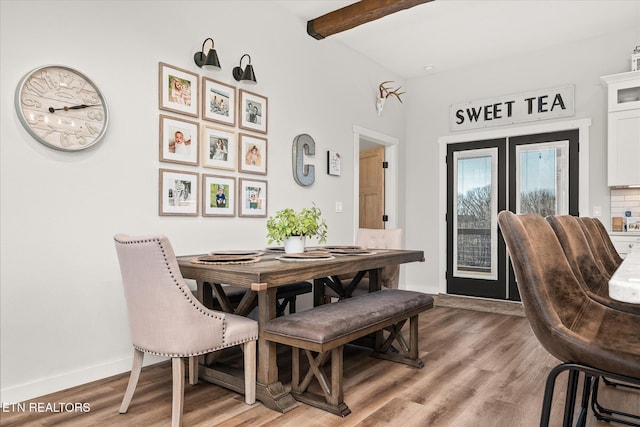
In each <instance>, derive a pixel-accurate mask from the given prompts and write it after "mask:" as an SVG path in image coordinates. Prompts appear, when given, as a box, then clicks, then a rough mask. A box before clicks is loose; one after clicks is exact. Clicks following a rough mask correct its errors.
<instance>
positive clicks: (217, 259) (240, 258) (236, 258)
mask: <svg viewBox="0 0 640 427" xmlns="http://www.w3.org/2000/svg"><path fill="white" fill-rule="evenodd" d="M259 261H260V257H257V256H247V255H205V256H201V257H198V258H194V259H192V260H191V262H192V263H193V264H206V265H222V264H225V265H227V264H252V263H254V262H259Z"/></svg>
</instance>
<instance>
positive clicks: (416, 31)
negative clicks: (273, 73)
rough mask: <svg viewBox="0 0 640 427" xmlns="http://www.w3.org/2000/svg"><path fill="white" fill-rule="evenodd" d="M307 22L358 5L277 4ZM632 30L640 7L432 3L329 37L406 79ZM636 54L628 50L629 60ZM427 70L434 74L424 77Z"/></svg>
mask: <svg viewBox="0 0 640 427" xmlns="http://www.w3.org/2000/svg"><path fill="white" fill-rule="evenodd" d="M277 3H279V4H280V5H281V6H282V7H284V8H285V9H287V10H288V11H290V12H291V13H292V14H293V15H295V16H296V17H298V19H300V20H301V23H303V24H304V25H301V32H306V22H307V21H309V20H312V19H315V18H318V17H320V16H322V15H324V14H326V13H328V12H331V11H333V10H336V9H340V8H342V7H344V6H347V5H350V4H352V3H356V2H354V1H349V0H305V1H293V0H282V1H277ZM624 28H632V29H635V31H637V33H638V44H640V0H435V1H432V2H428V3H424V4H419V5H417V6H413V7H411V8H409V9H406V10H401V11H398V12H395V13H393V14H390V15H387V16H385V17H383V18H380V19H377V20H375V21H372V22H368V23H365V24H362V25H359V26H356V27H354V28H352V29H349V30H346V31H343V32H340V33H337V34H333V35H330V36H328V37H327V38H326V39H323V40H318V41H317V43H324V42H326V41H327V40H335V41H337V42H340V43H343V44H345V45H347V46H349V47H350V48H352V49H354V50H356V51H358V52H360V53H362V54H363V55H365V56H367V57H369V58H371V59H372V60H374V61H375V62H377V63H379V64H382V65H383V66H385V67H386V68H388V69H389V70H391V71H393V72H395V73H396V74H398V75H400V76H401V77H403V78H405V79H408V78H413V77H419V76H422V75H427V74H429V73H437V72H442V71H447V70H451V69H456V68H460V67H469V66H482V63H485V62H489V61H493V60H498V59H500V58H503V57H508V56H511V55H514V54H517V53H523V52H531V51H535V50H540V49H545V48H548V47H551V46H554V45H561V44H565V43H570V42H573V41H578V40H584V39H589V38H593V37H598V36H602V35H604V34H607V33H612V32H615V31H619V30H620V29H624ZM634 47H635V46H628V48H629V54H631V52H632V51H633V49H634ZM425 66H433V69H431V70H429V71H426V70H425Z"/></svg>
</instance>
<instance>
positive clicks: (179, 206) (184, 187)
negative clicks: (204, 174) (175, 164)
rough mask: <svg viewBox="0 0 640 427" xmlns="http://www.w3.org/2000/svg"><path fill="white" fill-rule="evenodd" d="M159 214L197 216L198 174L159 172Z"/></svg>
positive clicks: (161, 170) (177, 171) (171, 171)
mask: <svg viewBox="0 0 640 427" xmlns="http://www.w3.org/2000/svg"><path fill="white" fill-rule="evenodd" d="M159 178H160V182H159V187H158V188H159V190H158V194H159V212H158V213H159V214H160V215H161V216H165V215H178V216H198V212H199V209H198V208H199V200H200V197H199V194H200V193H199V189H198V185H199V174H198V173H196V172H186V171H179V170H171V169H160V170H159Z"/></svg>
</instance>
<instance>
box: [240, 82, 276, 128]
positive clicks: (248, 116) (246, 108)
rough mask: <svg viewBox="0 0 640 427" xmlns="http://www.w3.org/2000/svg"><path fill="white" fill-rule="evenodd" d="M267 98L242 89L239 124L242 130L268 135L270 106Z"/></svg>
mask: <svg viewBox="0 0 640 427" xmlns="http://www.w3.org/2000/svg"><path fill="white" fill-rule="evenodd" d="M268 101H269V100H268V99H267V97H266V96H262V95H258V94H257V93H253V92H249V91H247V90H244V89H240V94H239V103H238V123H239V125H238V126H239V127H240V128H241V129H245V130H251V131H254V132H258V133H267V129H268V122H269V105H268Z"/></svg>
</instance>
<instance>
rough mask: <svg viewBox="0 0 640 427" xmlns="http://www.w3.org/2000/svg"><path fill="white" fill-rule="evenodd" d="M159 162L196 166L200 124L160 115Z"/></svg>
mask: <svg viewBox="0 0 640 427" xmlns="http://www.w3.org/2000/svg"><path fill="white" fill-rule="evenodd" d="M159 124H160V132H159V135H160V161H161V162H170V163H181V164H184V165H195V166H197V165H198V160H199V158H198V156H199V151H200V150H198V148H199V144H198V142H199V132H200V130H199V128H200V124H199V123H197V122H192V121H190V120H183V119H179V118H177V117H171V116H167V115H164V114H161V115H160V120H159Z"/></svg>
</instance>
